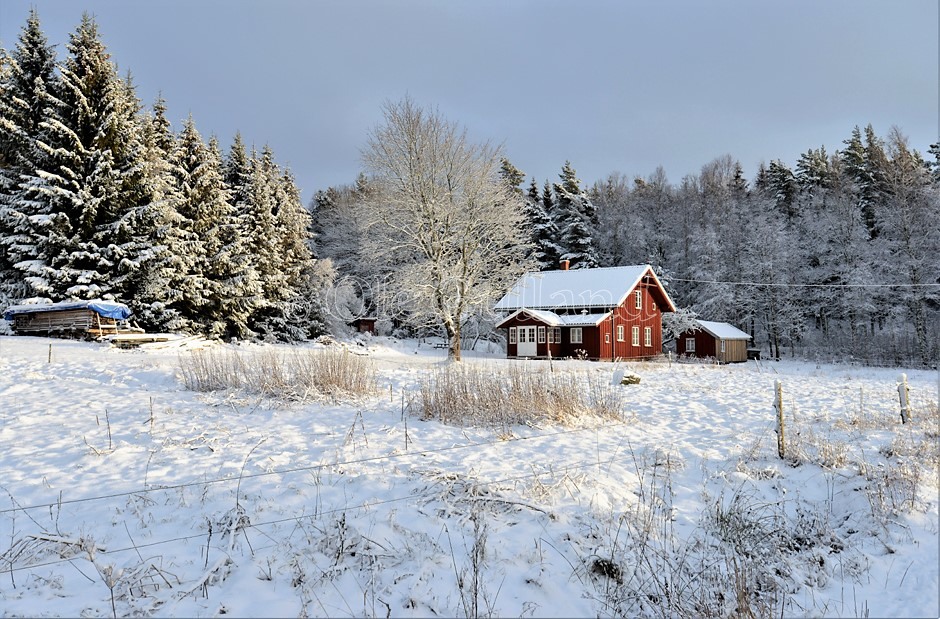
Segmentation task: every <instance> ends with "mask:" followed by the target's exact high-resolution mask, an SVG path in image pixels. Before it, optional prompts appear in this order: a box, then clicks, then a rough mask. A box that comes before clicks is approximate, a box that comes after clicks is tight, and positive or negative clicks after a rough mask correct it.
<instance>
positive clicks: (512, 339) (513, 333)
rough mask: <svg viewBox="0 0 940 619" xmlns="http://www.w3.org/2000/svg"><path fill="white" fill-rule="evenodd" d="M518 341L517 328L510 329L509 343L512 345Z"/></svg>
mask: <svg viewBox="0 0 940 619" xmlns="http://www.w3.org/2000/svg"><path fill="white" fill-rule="evenodd" d="M516 341H517V340H516V328H515V327H509V343H510V344H515V343H516Z"/></svg>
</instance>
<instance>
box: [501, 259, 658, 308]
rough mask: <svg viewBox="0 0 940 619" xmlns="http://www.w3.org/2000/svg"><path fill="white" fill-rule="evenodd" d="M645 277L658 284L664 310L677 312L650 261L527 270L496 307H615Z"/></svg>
mask: <svg viewBox="0 0 940 619" xmlns="http://www.w3.org/2000/svg"><path fill="white" fill-rule="evenodd" d="M644 277H650V278H651V279H652V280H653V281H654V282H655V284H656V285H657V286H658V287H659V289H660V291H661V293H662V297H663V300H664V303H663V305H664V307H663V310H664V311H675V305H674V304H673V302H672V299H670V298H669V295H668V294H667V293H666V290H665V288H663V285H662V283H660V281H659V278H657V277H656V273H654V272H653V269H652V267H650V265H648V264H639V265H633V266H622V267H605V268H599V269H572V270H558V271H536V272H531V273H526V274H525V275H523V276H522V278H521V279H520V280H519V281H518V282H516V285H515V286H513V287H512V289H510V290H509V292H507V293H506V294H505V295H504V296H503V298H502V299H500V300H499V302H498V303H496V305H495V306H494V307H493V309H495V310H496V311H500V310H515V309H520V308H523V307H525V308H531V309H539V310H544V309H564V308H567V309H576V308H600V307H605V308H610V307H616V306H618V305H620V304H621V303H623V301H624V299H626V297H627V295H628V294H630V291H631V290H633V289H634V288H635V287H636V286H637V284H639V283H640V282H641V281H642V280H643V278H644Z"/></svg>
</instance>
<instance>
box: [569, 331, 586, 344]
mask: <svg viewBox="0 0 940 619" xmlns="http://www.w3.org/2000/svg"><path fill="white" fill-rule="evenodd" d="M570 337H571V343H572V344H583V343H584V332H583V331H581V327H571V336H570Z"/></svg>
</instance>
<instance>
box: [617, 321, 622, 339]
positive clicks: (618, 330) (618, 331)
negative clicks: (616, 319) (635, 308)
mask: <svg viewBox="0 0 940 619" xmlns="http://www.w3.org/2000/svg"><path fill="white" fill-rule="evenodd" d="M617 341H618V342H622V341H624V339H623V325H617Z"/></svg>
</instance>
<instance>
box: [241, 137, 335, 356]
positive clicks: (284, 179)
mask: <svg viewBox="0 0 940 619" xmlns="http://www.w3.org/2000/svg"><path fill="white" fill-rule="evenodd" d="M251 161H252V168H251V180H252V182H251V194H250V198H251V200H250V204H249V207H250V208H249V211H248V212H247V213H246V221H247V222H248V233H249V248H250V250H251V253H252V255H253V256H254V260H255V265H256V268H257V271H258V277H259V279H260V282H261V288H262V298H263V303H262V304H260V305H259V306H258V307H256V308H255V311H254V313H253V314H252V316H251V318H250V322H249V326H250V327H251V328H252V330H254V331H255V332H256V333H258V334H259V336H260V337H262V338H264V339H265V340H285V341H295V340H298V339H303V338H304V337H306V326H305V324H304V321H305V320H307V318H309V316H308V315H307V312H308V311H311V310H310V308H305V307H304V300H303V299H302V298H301V297H303V296H304V295H305V294H307V289H306V285H307V282H306V281H305V279H304V278H305V274H308V273H309V271H308V269H309V267H310V261H311V259H312V251H311V245H310V241H311V233H310V224H311V222H310V216H309V213H308V212H307V211H306V210H305V209H304V208H303V204H302V203H301V200H300V194H299V192H298V190H297V187H296V185H295V183H294V180H293V177H292V175H291V174H290V173H286V172H281V170H280V168H279V167H278V166H277V164H276V163H275V162H274V153H273V152H272V151H271V149H270V148H269V147H267V146H266V147H265V148H264V149H263V150H262V152H261V154H260V155H259V154H257V153H252V157H251ZM311 322H312V323H315V325H314V330H317V329H319V327H318V326H316V325H319V324H321V323H320V322H319V321H318V320H317V319H314V318H311Z"/></svg>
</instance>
